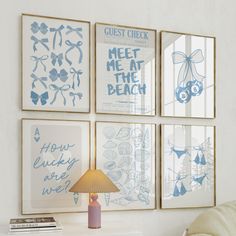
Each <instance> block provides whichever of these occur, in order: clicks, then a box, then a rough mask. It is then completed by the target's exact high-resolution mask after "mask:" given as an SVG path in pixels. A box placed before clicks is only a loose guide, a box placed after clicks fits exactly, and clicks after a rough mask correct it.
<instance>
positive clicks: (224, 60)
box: [0, 0, 236, 236]
mask: <svg viewBox="0 0 236 236" xmlns="http://www.w3.org/2000/svg"><path fill="white" fill-rule="evenodd" d="M0 7H1V8H0V9H1V13H0V30H1V33H0V62H1V65H0V71H1V72H0V82H1V86H0V150H1V152H0V153H1V154H0V186H1V193H0V223H7V222H8V219H9V218H11V217H16V216H18V215H19V214H20V201H21V155H20V150H21V145H20V140H21V139H20V119H21V118H22V117H33V118H59V119H62V118H63V119H64V118H65V119H91V120H94V119H95V118H96V119H97V120H117V119H119V120H124V121H125V120H127V117H126V116H124V117H119V116H104V115H97V116H96V117H95V116H94V115H93V114H94V107H92V113H91V114H90V115H85V114H62V113H43V112H22V111H21V110H20V97H21V94H20V86H21V83H20V53H21V47H20V45H21V39H20V15H21V13H23V12H24V13H33V14H41V15H49V16H57V17H64V18H72V19H83V20H89V21H91V22H92V23H95V22H96V21H99V22H107V23H114V24H125V25H133V26H140V27H147V28H156V29H157V30H158V31H159V30H162V29H163V30H173V31H179V32H191V33H196V34H202V35H213V36H216V37H217V85H216V86H217V118H216V119H215V120H190V119H170V118H161V117H159V115H158V116H156V117H149V118H143V117H132V120H135V121H136V122H139V121H148V122H155V123H157V124H160V123H186V124H210V125H214V124H216V126H217V204H219V203H222V202H224V201H228V200H232V199H235V198H236V182H235V172H236V171H235V166H236V154H235V144H236V143H235V137H236V136H235V134H236V125H235V122H236V76H235V73H234V71H235V66H236V60H235V58H236V43H235V38H236V28H235V22H236V15H235V8H236V4H235V1H234V0H227V1H222V0H197V1H191V0H178V1H176V0H119V1H112V0H97V1H96V0H64V1H63V0H50V1H49V0H7V1H4V0H0ZM92 37H94V35H92ZM157 59H158V60H159V58H157ZM92 63H93V64H92V66H94V58H93V57H92ZM93 74H94V71H93V73H92V75H93ZM158 81H159V78H157V82H158ZM92 89H94V76H92ZM158 92H159V91H158ZM92 95H93V93H92ZM93 102H94V96H92V104H94V103H93ZM158 147H159V145H158ZM157 153H158V152H157ZM159 158H160V157H159V155H158V156H157V161H159ZM157 184H159V183H158V182H157ZM202 211H203V210H201V209H199V210H196V209H193V210H159V209H158V210H155V211H134V212H110V213H104V214H103V217H104V220H108V219H109V220H112V221H116V220H117V221H121V222H122V221H126V222H130V223H131V224H133V225H136V227H137V228H138V229H141V230H142V231H143V232H144V235H145V236H154V235H155V236H177V235H180V234H181V232H182V230H183V229H184V228H185V227H186V226H187V225H188V224H189V223H190V222H191V221H192V220H193V219H194V218H195V217H196V216H197V215H198V214H199V213H200V212H202ZM86 217H87V216H86V214H78V213H77V214H64V215H60V216H59V218H60V219H61V220H62V221H70V220H76V221H77V220H78V221H84V222H85V221H86Z"/></svg>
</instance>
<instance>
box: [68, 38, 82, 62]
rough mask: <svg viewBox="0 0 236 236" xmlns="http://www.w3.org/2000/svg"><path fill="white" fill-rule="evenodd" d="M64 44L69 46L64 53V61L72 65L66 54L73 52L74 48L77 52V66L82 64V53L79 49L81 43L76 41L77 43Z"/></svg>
mask: <svg viewBox="0 0 236 236" xmlns="http://www.w3.org/2000/svg"><path fill="white" fill-rule="evenodd" d="M65 44H66V45H67V46H69V48H68V49H67V51H66V53H65V59H66V61H67V62H68V63H69V65H71V64H72V62H71V61H70V60H69V59H68V57H67V54H68V53H69V52H70V51H71V50H73V49H74V48H76V49H77V50H78V51H79V54H80V55H79V64H80V63H81V62H82V59H83V52H82V49H81V48H80V46H82V44H83V43H82V41H78V42H77V43H72V42H71V41H70V40H66V42H65Z"/></svg>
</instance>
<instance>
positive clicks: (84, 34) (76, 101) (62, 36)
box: [22, 14, 90, 112]
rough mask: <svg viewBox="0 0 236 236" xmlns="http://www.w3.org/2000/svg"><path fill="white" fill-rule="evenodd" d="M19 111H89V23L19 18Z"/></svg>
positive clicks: (46, 18) (55, 19)
mask: <svg viewBox="0 0 236 236" xmlns="http://www.w3.org/2000/svg"><path fill="white" fill-rule="evenodd" d="M22 67H23V68H22V109H23V110H38V111H66V112H89V111H90V88H89V87H90V81H89V80H90V23H89V22H87V21H76V20H69V19H60V18H53V17H43V16H34V15H27V14H23V15H22Z"/></svg>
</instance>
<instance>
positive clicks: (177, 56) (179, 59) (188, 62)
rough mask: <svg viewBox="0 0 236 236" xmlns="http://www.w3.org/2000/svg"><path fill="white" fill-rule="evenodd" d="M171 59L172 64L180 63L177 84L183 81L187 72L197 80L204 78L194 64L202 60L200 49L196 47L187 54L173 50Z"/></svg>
mask: <svg viewBox="0 0 236 236" xmlns="http://www.w3.org/2000/svg"><path fill="white" fill-rule="evenodd" d="M172 60H173V63H174V64H180V63H181V64H182V66H181V68H180V70H179V74H178V84H181V83H184V81H185V80H186V79H187V77H188V75H189V73H190V75H191V76H192V77H193V78H195V79H196V80H198V81H201V80H202V79H204V78H205V77H204V76H202V75H200V74H199V73H198V72H197V69H196V65H195V64H197V63H201V62H203V61H204V57H203V54H202V50H201V49H196V50H195V51H193V52H192V53H191V54H190V55H189V56H187V55H186V54H185V53H183V52H180V51H176V52H173V53H172Z"/></svg>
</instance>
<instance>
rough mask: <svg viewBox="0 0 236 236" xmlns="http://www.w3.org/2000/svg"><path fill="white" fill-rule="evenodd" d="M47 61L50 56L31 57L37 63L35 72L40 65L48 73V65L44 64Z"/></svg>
mask: <svg viewBox="0 0 236 236" xmlns="http://www.w3.org/2000/svg"><path fill="white" fill-rule="evenodd" d="M47 59H48V55H44V56H41V57H36V56H31V60H32V61H34V62H35V66H34V69H33V72H35V71H36V70H37V68H38V64H39V63H40V64H41V65H42V66H43V70H44V71H46V65H45V64H44V63H43V61H45V60H47Z"/></svg>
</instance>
